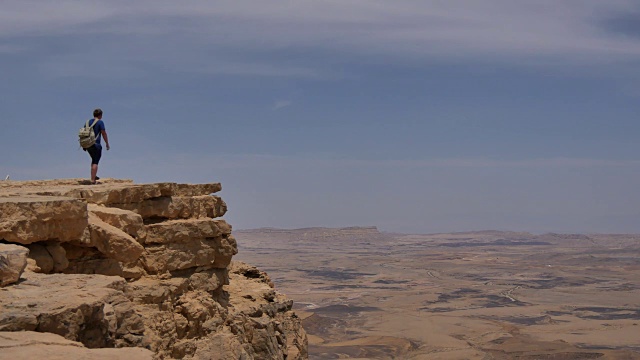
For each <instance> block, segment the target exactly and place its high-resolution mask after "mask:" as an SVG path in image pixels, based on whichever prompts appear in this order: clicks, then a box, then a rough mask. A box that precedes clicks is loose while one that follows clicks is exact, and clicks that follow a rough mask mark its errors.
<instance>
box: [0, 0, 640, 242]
mask: <svg viewBox="0 0 640 360" xmlns="http://www.w3.org/2000/svg"><path fill="white" fill-rule="evenodd" d="M0 79H2V81H0V180H2V179H4V177H5V175H9V176H10V178H11V179H12V180H30V179H51V178H83V177H84V178H88V177H89V170H90V160H89V156H88V155H87V154H86V153H84V152H83V151H81V150H80V149H79V146H78V144H77V132H78V128H80V127H81V126H82V125H83V124H84V122H85V121H86V120H87V119H88V118H90V117H91V114H92V111H93V109H94V108H96V107H100V108H102V109H103V111H104V118H103V120H104V122H105V125H106V128H107V132H108V135H109V139H110V145H111V150H110V151H108V152H106V151H105V152H104V154H103V157H102V160H101V163H100V170H99V175H100V176H101V177H104V178H106V177H115V178H128V179H133V180H135V181H136V182H140V183H144V182H166V181H172V182H190V183H205V182H221V183H222V186H223V191H222V192H221V193H220V195H221V196H222V197H223V199H224V200H225V201H226V202H227V203H228V205H229V212H228V214H227V215H226V219H227V220H228V221H229V222H230V223H231V224H232V225H234V228H235V229H248V228H257V227H282V228H300V227H311V226H327V227H342V226H378V228H379V229H380V230H382V231H388V232H403V233H434V232H451V231H470V230H485V229H497V230H515V231H530V232H535V233H544V232H580V233H639V232H640V221H638V219H640V190H639V187H638V186H639V185H640V152H639V150H640V143H639V141H638V137H639V135H640V1H637V0H633V1H630V0H535V1H529V0H520V1H513V0H484V1H475V0H447V1H445V0H440V1H436V0H433V1H428V0H420V1H418V0H415V1H414V0H394V1H391V0H387V1H381V0H298V1H294V0H287V1H285V0H271V1H263V0H246V1H243V0H233V1H205V0H186V1H179V2H178V1H169V0H153V1H152V0H137V1H135V2H134V1H125V0H109V1H97V0H81V1H71V0H60V1H55V2H53V1H46V0H42V1H39V0H30V1H24V0H2V2H1V3H0Z"/></svg>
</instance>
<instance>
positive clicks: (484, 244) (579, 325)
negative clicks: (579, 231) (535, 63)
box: [234, 228, 640, 359]
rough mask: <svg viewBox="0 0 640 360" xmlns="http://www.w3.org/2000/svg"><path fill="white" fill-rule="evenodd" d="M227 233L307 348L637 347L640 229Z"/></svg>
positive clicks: (600, 352) (497, 354) (607, 351)
mask: <svg viewBox="0 0 640 360" xmlns="http://www.w3.org/2000/svg"><path fill="white" fill-rule="evenodd" d="M234 234H235V236H236V238H237V239H238V243H239V249H240V253H239V254H238V255H237V259H239V260H243V261H247V262H249V263H251V264H255V265H257V266H258V267H260V268H261V269H263V270H265V271H267V272H268V273H269V275H270V276H271V277H272V279H273V280H274V282H275V284H276V287H277V289H278V290H279V291H281V292H283V293H285V294H287V295H288V296H289V297H290V298H292V299H293V300H294V301H295V304H296V305H295V308H296V309H297V313H298V315H299V316H300V317H302V318H303V319H304V322H303V324H304V327H305V329H306V330H307V332H308V334H309V347H310V349H309V350H310V358H311V359H339V358H349V359H640V256H639V255H640V235H588V236H585V235H558V234H546V235H532V234H528V233H514V232H492V231H485V232H475V233H456V234H436V235H402V234H380V233H377V232H376V231H375V230H372V229H370V228H369V229H354V228H350V229H344V230H339V229H318V228H316V229H300V230H282V231H281V230H276V229H263V230H250V231H235V232H234Z"/></svg>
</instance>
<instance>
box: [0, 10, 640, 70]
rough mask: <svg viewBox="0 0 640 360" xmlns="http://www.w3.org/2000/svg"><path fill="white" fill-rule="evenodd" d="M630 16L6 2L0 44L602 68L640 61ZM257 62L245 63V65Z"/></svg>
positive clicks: (272, 63) (639, 43) (607, 12)
mask: <svg viewBox="0 0 640 360" xmlns="http://www.w3.org/2000/svg"><path fill="white" fill-rule="evenodd" d="M633 11H637V3H636V2H633V1H630V0H606V1H605V0H583V1H538V0H535V1H533V0H531V1H517V2H514V1H510V0H487V1H481V2H480V1H475V0H467V1H441V2H434V1H411V0H405V1H386V0H344V1H304V2H302V1H301V2H291V1H285V0H273V1H269V2H264V1H259V0H248V1H204V0H192V1H184V2H178V3H177V2H174V1H168V0H153V1H150V0H139V1H135V2H128V1H119V0H115V1H97V0H94V1H91V2H80V1H70V0H68V1H61V2H56V3H55V5H52V4H51V3H50V2H48V1H44V0H43V1H35V2H24V1H17V0H8V1H5V2H3V11H2V13H0V39H2V38H8V39H13V40H15V39H19V38H20V37H21V36H22V35H28V36H33V35H40V36H50V35H61V34H64V35H76V36H93V35H95V34H110V35H112V36H119V37H122V39H121V40H123V41H124V42H125V43H123V44H122V46H124V47H127V48H128V49H131V52H134V53H135V52H136V51H139V53H138V55H139V56H141V57H143V59H144V58H145V57H148V58H154V57H158V54H162V52H163V51H164V52H166V48H167V47H176V48H179V47H180V46H179V45H180V44H181V43H183V42H186V43H187V44H189V45H197V47H199V48H203V49H208V50H207V51H202V52H201V53H195V54H189V53H187V54H189V56H185V57H186V58H191V59H193V58H194V57H197V58H198V59H199V61H200V62H202V63H203V64H205V63H206V62H205V59H206V60H207V61H210V60H211V56H210V55H211V52H212V51H213V52H216V51H217V49H220V48H223V49H224V50H225V51H227V52H243V51H246V50H248V49H250V50H251V51H258V52H260V51H262V52H276V53H277V52H282V51H284V50H287V49H296V48H297V49H316V50H317V51H325V52H326V53H327V54H335V55H337V54H341V53H342V54H346V55H349V56H351V55H354V54H356V55H361V56H364V58H365V59H366V58H367V57H369V56H371V55H375V56H376V57H388V58H405V59H422V60H425V59H428V60H438V59H440V60H445V59H450V58H452V57H453V58H474V59H478V58H480V59H482V58H485V59H488V60H493V61H495V60H503V61H504V60H506V61H510V62H516V63H519V64H525V65H527V66H529V65H532V64H536V62H540V63H541V64H548V63H549V61H550V60H553V63H556V64H573V63H576V62H579V63H596V64H599V63H614V62H625V61H634V60H638V59H640V39H639V38H638V37H629V36H620V34H619V32H616V31H613V30H612V29H611V26H609V25H607V24H611V23H612V22H615V20H616V19H617V18H623V17H624V16H625V15H624V14H628V13H633ZM614 30H615V29H614ZM132 35H138V36H144V37H145V41H146V40H148V39H149V38H157V39H163V40H164V39H166V46H164V47H161V48H156V50H155V51H148V49H145V50H142V49H140V50H139V49H138V47H137V46H127V44H129V45H131V43H130V41H135V36H132ZM132 39H133V40H132ZM207 55H209V56H207ZM255 55H256V54H255V53H254V54H245V56H246V57H247V58H246V59H245V62H247V60H248V59H249V58H251V57H253V58H255ZM532 59H533V60H534V61H532ZM263 61H264V63H265V64H267V65H264V66H265V67H267V68H268V67H269V66H271V67H279V66H276V65H275V64H277V63H278V60H277V59H272V60H271V61H267V60H263ZM176 65H178V66H180V65H183V66H184V67H188V65H191V64H189V63H177V64H176ZM312 65H313V64H312ZM316 65H317V64H316ZM281 66H282V67H283V68H286V67H287V65H281ZM288 66H290V65H288ZM200 68H203V67H202V66H201V67H200ZM302 68H305V66H302ZM233 71H234V70H233V69H231V70H229V72H231V73H233ZM239 72H240V73H243V71H239ZM295 73H300V72H298V71H296V72H295ZM305 73H306V72H302V74H305Z"/></svg>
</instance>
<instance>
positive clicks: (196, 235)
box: [145, 219, 231, 244]
mask: <svg viewBox="0 0 640 360" xmlns="http://www.w3.org/2000/svg"><path fill="white" fill-rule="evenodd" d="M146 230H147V237H146V239H145V244H169V243H186V242H190V241H192V240H194V239H205V238H215V237H218V236H222V235H229V234H231V225H229V224H228V223H227V222H226V221H224V220H211V219H189V220H172V221H164V222H161V223H158V224H152V225H147V226H146Z"/></svg>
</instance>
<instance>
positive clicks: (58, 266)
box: [45, 243, 69, 272]
mask: <svg viewBox="0 0 640 360" xmlns="http://www.w3.org/2000/svg"><path fill="white" fill-rule="evenodd" d="M45 248H46V249H47V252H48V253H49V255H51V259H52V260H53V271H54V272H60V271H62V270H64V269H66V268H67V267H68V266H69V260H67V252H66V251H65V250H64V248H63V247H62V246H60V244H59V243H48V244H46V245H45Z"/></svg>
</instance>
